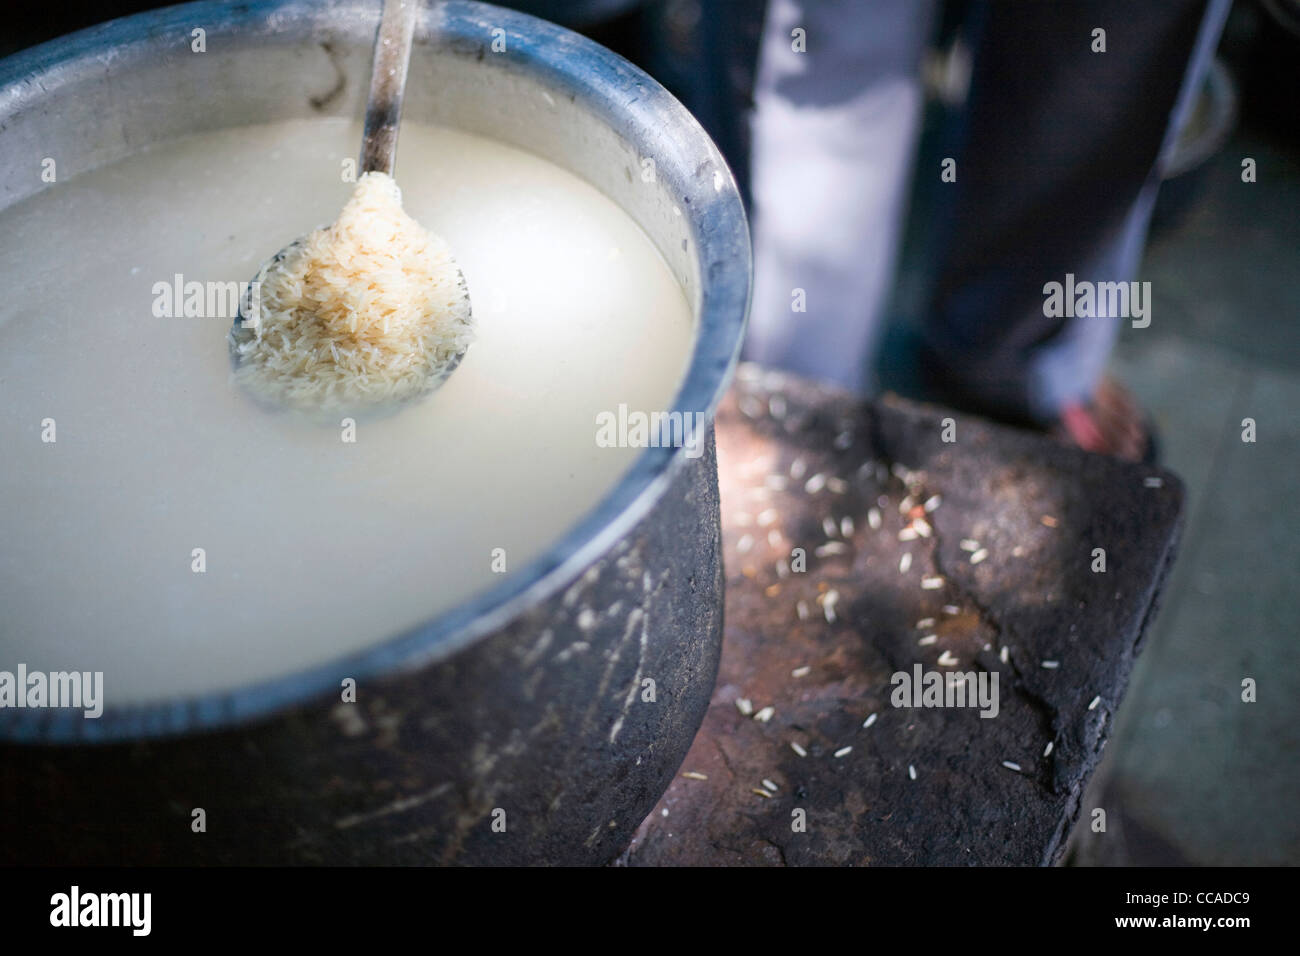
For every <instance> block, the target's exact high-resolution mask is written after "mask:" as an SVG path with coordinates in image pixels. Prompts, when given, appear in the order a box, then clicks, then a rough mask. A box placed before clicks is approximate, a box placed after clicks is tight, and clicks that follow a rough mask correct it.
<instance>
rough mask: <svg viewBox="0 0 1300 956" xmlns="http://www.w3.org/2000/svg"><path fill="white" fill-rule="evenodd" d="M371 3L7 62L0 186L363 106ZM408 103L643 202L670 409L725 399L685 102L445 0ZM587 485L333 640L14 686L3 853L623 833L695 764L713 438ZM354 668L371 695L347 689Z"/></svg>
mask: <svg viewBox="0 0 1300 956" xmlns="http://www.w3.org/2000/svg"><path fill="white" fill-rule="evenodd" d="M378 14H379V4H378V2H339V3H330V4H322V3H317V2H304V0H288V2H266V3H251V4H234V5H227V4H218V3H193V4H187V5H184V6H178V7H172V8H168V9H165V10H161V11H158V12H154V13H147V14H141V15H138V16H132V17H127V18H125V19H122V20H117V21H114V22H112V23H108V24H105V25H103V26H100V27H96V28H93V29H90V30H86V31H83V32H81V33H77V34H74V35H72V36H69V37H67V38H64V39H61V40H57V41H55V42H52V43H48V44H45V45H44V46H40V47H36V48H34V49H32V50H29V51H25V52H23V53H21V54H18V55H16V56H14V57H11V58H9V59H8V60H5V61H3V62H0V197H2V198H0V202H3V204H4V205H10V204H12V203H14V202H16V201H19V200H21V199H23V198H25V197H26V196H27V195H29V194H31V193H33V192H34V191H35V190H36V189H37V188H39V187H40V182H39V178H38V177H36V176H33V175H31V174H30V170H31V169H38V168H39V166H40V160H41V158H42V157H45V156H57V157H59V160H58V161H59V171H60V177H61V178H66V177H67V176H69V175H75V174H76V173H78V172H81V171H85V170H89V169H92V168H94V167H96V166H100V165H102V164H104V163H106V162H110V161H113V160H116V159H120V158H122V157H124V156H127V155H130V154H131V153H133V152H135V151H137V150H139V149H141V148H142V147H145V146H147V145H149V144H150V143H155V142H159V141H163V140H167V139H171V138H174V137H177V136H182V135H185V134H188V133H192V132H197V131H201V130H210V129H215V128H221V127H225V126H232V125H240V124H244V123H251V122H266V121H271V120H276V119H282V118H289V117H302V116H311V115H347V116H359V115H360V113H361V110H362V97H363V96H364V89H363V87H364V84H365V79H366V77H367V76H368V70H369V55H370V54H369V48H370V44H371V41H372V38H373V36H374V32H375V29H376V26H377V23H378ZM200 28H201V29H203V30H204V31H205V33H206V37H205V39H206V47H207V52H206V53H201V54H200V53H194V52H191V48H190V44H191V37H192V31H193V30H195V29H200ZM494 40H496V41H497V46H498V47H500V46H501V43H502V41H504V46H505V49H504V51H503V52H494V51H493V41H494ZM406 115H407V117H408V118H409V119H411V120H416V121H421V122H433V123H441V124H446V125H450V126H454V127H459V128H462V129H466V130H470V131H473V132H477V133H482V134H485V135H488V136H491V137H494V138H496V139H499V140H503V141H505V142H508V143H512V144H515V145H518V146H521V147H524V148H526V149H528V150H531V151H532V152H535V153H537V154H540V155H542V156H544V157H546V158H547V159H549V160H551V161H553V162H555V163H557V164H558V165H560V166H563V167H565V168H567V169H569V170H572V171H573V172H575V173H576V174H578V175H579V176H581V177H582V178H584V179H586V180H588V181H589V182H591V183H593V184H594V185H595V186H597V187H598V188H599V189H601V190H602V191H603V192H605V193H606V194H607V195H608V196H610V197H611V198H613V199H614V200H615V201H616V202H618V203H619V204H620V205H621V206H622V207H623V208H624V209H625V210H627V212H628V213H629V214H630V215H631V216H632V217H633V218H634V219H635V220H636V221H637V222H638V223H640V225H641V226H642V227H643V228H644V229H645V231H646V232H647V233H648V235H649V236H650V237H651V239H652V240H653V241H654V242H655V243H656V245H657V246H658V247H659V249H660V250H661V252H662V253H663V255H664V257H665V259H666V260H667V262H668V264H669V266H670V267H671V269H672V270H673V272H674V273H675V275H676V276H677V277H678V278H679V280H680V281H681V283H682V285H683V288H684V289H685V290H686V292H687V294H688V297H689V298H690V299H691V300H692V301H693V304H694V307H695V313H696V318H697V329H696V336H695V341H694V349H693V353H692V356H691V360H690V367H689V370H688V372H687V374H686V377H685V380H684V382H683V384H682V386H681V388H680V391H679V392H678V394H677V396H676V399H675V401H674V406H673V409H672V410H674V411H681V412H689V413H700V414H703V415H705V416H708V418H709V420H711V418H712V413H713V410H714V408H715V405H716V403H717V401H718V399H719V397H720V395H721V392H722V390H723V387H724V385H725V383H726V381H727V379H728V377H729V375H730V373H731V370H732V368H733V365H734V362H735V359H736V354H737V350H738V347H739V342H740V338H741V334H742V331H743V326H744V322H745V314H746V310H747V307H748V294H749V281H750V258H749V244H748V232H747V228H746V223H745V216H744V212H743V209H742V207H741V203H740V199H739V196H738V194H737V191H736V188H735V184H734V181H733V179H732V177H731V174H730V172H729V171H728V170H727V168H726V165H725V163H724V161H723V159H722V157H721V156H720V155H719V153H718V151H717V150H716V149H715V147H714V146H713V144H712V143H711V142H710V141H709V139H708V137H707V136H706V135H705V134H704V132H703V131H702V130H701V129H700V127H699V126H698V125H697V124H696V123H695V121H694V120H693V119H692V118H691V117H690V115H689V114H688V113H687V112H686V111H685V110H684V109H683V108H682V106H681V105H680V104H679V103H677V101H676V100H674V99H673V98H672V97H671V96H670V95H669V94H668V93H667V92H666V91H665V90H663V89H662V88H661V87H660V86H659V85H658V84H656V83H655V82H654V81H653V80H651V79H650V78H649V77H648V76H646V75H645V74H644V73H642V72H641V71H639V70H637V69H636V68H635V67H633V66H631V65H630V64H628V63H627V62H625V61H624V60H622V59H620V58H619V57H617V56H615V55H614V54H612V53H610V52H608V51H607V50H604V49H603V48H601V47H599V46H597V45H596V44H593V43H591V42H589V41H587V40H584V39H583V38H581V37H579V36H577V35H575V34H573V33H570V32H568V31H566V30H564V29H562V28H560V27H556V26H554V25H551V24H548V23H545V22H543V21H541V20H537V19H534V18H532V17H528V16H525V15H523V14H519V13H514V12H511V11H507V10H504V9H500V8H497V7H492V6H487V5H484V4H478V3H459V2H455V3H447V4H438V5H436V6H432V8H431V9H429V10H426V11H425V13H424V16H423V19H422V22H421V24H420V27H419V30H418V32H417V35H416V47H415V53H414V58H413V62H412V65H411V78H410V86H409V89H408V93H407V103H406ZM644 158H650V159H653V160H654V171H655V176H654V181H653V182H652V183H647V182H645V181H644V179H643V177H642V176H641V175H640V173H641V170H642V168H643V166H642V160H643V159H644ZM593 506H594V507H593V510H592V511H591V513H590V514H589V515H588V516H587V518H586V519H584V520H583V521H582V522H581V523H580V525H579V526H578V527H576V528H574V529H573V530H572V531H571V532H570V533H569V534H567V535H566V536H565V537H564V538H563V539H562V540H560V541H559V542H557V543H556V545H555V546H554V548H552V549H551V550H550V552H549V553H547V554H546V555H545V556H544V557H542V558H540V559H539V560H537V561H536V562H534V563H533V564H532V565H531V566H529V567H527V568H524V569H521V570H519V571H517V572H516V573H514V574H513V575H511V576H509V577H507V578H506V579H505V580H503V581H502V582H501V584H500V585H499V586H498V587H496V588H495V589H494V590H493V591H491V592H490V593H488V594H486V595H484V596H483V597H481V598H479V599H477V600H473V601H470V602H468V603H466V604H465V605H463V606H460V607H458V608H456V609H454V610H453V611H451V612H449V613H447V614H445V615H442V616H440V617H438V618H436V619H434V620H431V621H429V622H427V623H426V624H424V625H422V626H421V627H419V628H416V629H414V630H413V631H411V632H409V633H405V634H401V635H398V636H395V637H394V638H393V639H391V640H389V641H387V642H386V643H384V644H382V645H380V646H377V647H374V648H373V649H371V650H368V651H366V652H364V653H360V654H356V655H353V656H351V657H349V658H347V659H344V660H339V661H337V662H334V663H332V664H330V665H327V666H324V667H319V668H314V669H312V670H310V671H307V672H303V673H299V674H295V675H293V676H291V677H289V678H285V679H281V680H275V681H271V682H268V683H265V684H261V685H258V686H253V687H248V688H243V689H240V690H238V691H236V692H233V693H229V694H222V695H214V696H208V697H203V698H198V699H190V700H178V701H175V702H172V703H169V704H167V705H160V706H148V707H137V708H128V709H122V708H113V707H112V705H111V701H110V702H109V706H108V708H107V709H106V710H105V713H104V715H103V716H102V717H101V718H100V719H99V720H86V719H83V718H81V717H80V715H77V716H73V715H71V714H69V713H68V712H65V711H34V710H0V861H4V862H14V861H28V862H56V861H70V862H178V863H179V862H192V861H198V862H231V863H235V862H250V863H258V862H350V863H361V862H364V863H387V862H400V863H424V862H465V863H517V862H534V863H536V862H550V863H578V862H585V863H600V862H605V861H607V860H609V859H611V858H612V857H613V856H614V855H616V854H617V853H618V852H619V851H620V850H621V849H622V848H623V846H625V844H626V843H627V841H628V839H629V838H630V836H631V833H632V832H633V830H634V828H635V827H636V826H637V824H638V823H639V822H640V820H641V819H642V817H643V816H644V815H645V813H646V812H647V811H648V810H649V808H650V807H651V806H652V805H653V804H654V802H655V800H656V799H657V798H658V796H659V795H660V794H661V793H662V792H663V790H664V789H665V788H666V786H667V784H668V782H669V780H670V779H671V776H672V774H673V773H674V772H675V770H676V769H677V767H678V765H679V764H680V762H681V759H682V757H683V756H684V754H685V753H686V749H687V747H688V745H689V743H690V741H691V738H692V737H693V735H694V733H695V731H696V729H697V728H698V725H699V722H700V720H701V719H702V717H703V714H704V710H705V707H706V705H707V703H708V700H709V696H710V693H711V690H712V686H713V681H714V677H715V674H716V668H717V658H718V653H719V648H720V643H721V633H722V574H721V555H720V548H719V525H718V500H717V480H716V466H715V463H714V459H713V454H712V442H711V441H710V443H709V451H708V453H707V454H706V455H705V456H704V457H701V458H695V459H690V458H687V457H686V456H685V454H684V453H683V451H682V450H681V449H671V448H652V449H647V450H646V451H645V452H644V453H643V454H642V456H641V457H640V458H639V459H638V461H637V463H636V465H635V466H634V468H633V469H632V471H631V472H630V473H629V474H627V475H626V476H625V477H624V478H623V480H622V481H621V482H620V483H619V484H618V485H617V487H616V488H614V490H613V491H612V492H611V493H610V494H609V495H608V496H606V498H605V499H604V500H603V501H600V502H598V503H596V502H593ZM432 531H433V529H431V532H432ZM583 609H592V610H593V611H595V612H596V617H595V625H594V626H593V627H591V628H590V629H583V628H580V627H579V626H578V623H577V621H578V616H579V614H581V612H582V610H583ZM589 621H590V616H587V617H585V618H584V623H589ZM6 666H9V667H10V668H12V662H10V663H9V664H6V662H3V661H0V668H4V667H6ZM346 677H352V678H355V679H356V680H357V681H358V694H357V703H355V704H344V703H341V702H340V694H339V688H340V683H341V681H342V680H343V678H346ZM648 682H653V683H648ZM199 808H202V809H203V810H204V811H205V818H206V832H202V833H198V832H195V830H194V827H193V825H192V824H193V821H194V819H195V815H194V814H193V811H194V810H196V809H199ZM502 823H504V832H501V825H502ZM494 824H495V826H494Z"/></svg>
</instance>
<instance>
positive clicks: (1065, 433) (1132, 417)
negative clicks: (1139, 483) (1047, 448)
mask: <svg viewBox="0 0 1300 956" xmlns="http://www.w3.org/2000/svg"><path fill="white" fill-rule="evenodd" d="M1053 431H1054V433H1055V434H1056V435H1057V437H1059V438H1061V439H1062V440H1064V441H1067V442H1069V443H1070V444H1073V445H1078V446H1079V447H1080V448H1083V449H1085V450H1086V451H1092V452H1096V453H1098V454H1100V455H1112V456H1114V457H1115V458H1123V459H1125V460H1126V461H1142V460H1143V458H1144V457H1145V456H1146V454H1147V447H1148V444H1149V436H1148V434H1147V428H1146V425H1145V424H1144V419H1143V415H1142V410H1141V408H1139V407H1138V404H1137V402H1136V401H1135V400H1134V399H1133V396H1132V395H1131V394H1129V391H1128V389H1126V388H1125V387H1124V386H1122V385H1120V384H1119V383H1118V382H1116V381H1115V380H1114V379H1112V378H1109V377H1108V378H1104V379H1102V380H1101V384H1099V385H1098V386H1097V391H1096V392H1095V393H1093V396H1092V401H1090V402H1087V403H1086V404H1085V403H1081V402H1074V403H1071V404H1069V405H1066V406H1065V407H1064V408H1062V409H1061V423H1060V425H1058V426H1057V427H1056V428H1055V429H1054V430H1053Z"/></svg>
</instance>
